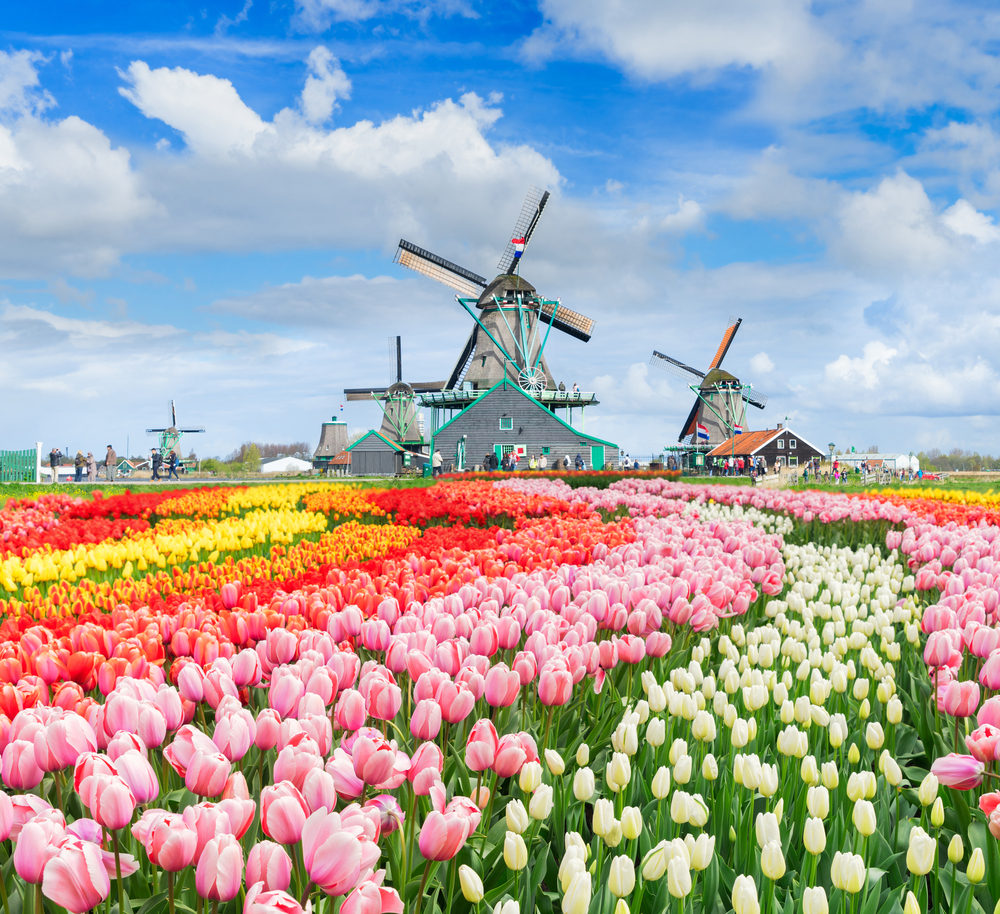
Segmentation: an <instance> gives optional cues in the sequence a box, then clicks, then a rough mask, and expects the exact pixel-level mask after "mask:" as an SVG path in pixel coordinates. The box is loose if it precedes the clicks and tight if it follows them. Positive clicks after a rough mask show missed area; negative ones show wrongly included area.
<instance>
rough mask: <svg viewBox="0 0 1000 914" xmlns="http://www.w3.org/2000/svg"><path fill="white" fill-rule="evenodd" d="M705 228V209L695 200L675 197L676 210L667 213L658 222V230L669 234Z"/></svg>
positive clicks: (680, 233)
mask: <svg viewBox="0 0 1000 914" xmlns="http://www.w3.org/2000/svg"><path fill="white" fill-rule="evenodd" d="M704 228H705V211H704V210H703V209H702V208H701V206H700V204H698V203H697V202H696V201H695V200H685V199H684V197H683V195H682V196H680V197H678V198H677V212H676V213H669V214H668V215H666V216H664V217H663V219H662V220H661V222H660V230H661V231H663V232H666V233H668V234H671V235H686V234H687V233H688V232H692V231H697V230H701V229H704Z"/></svg>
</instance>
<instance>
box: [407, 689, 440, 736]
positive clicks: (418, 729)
mask: <svg viewBox="0 0 1000 914" xmlns="http://www.w3.org/2000/svg"><path fill="white" fill-rule="evenodd" d="M440 732H441V706H440V705H439V704H438V703H437V702H436V701H435V700H434V699H433V698H425V699H424V700H423V701H418V702H417V705H416V707H415V708H414V709H413V716H412V717H411V718H410V733H412V734H413V735H414V737H416V738H417V739H420V740H427V739H435V738H436V737H437V735H438V733H440Z"/></svg>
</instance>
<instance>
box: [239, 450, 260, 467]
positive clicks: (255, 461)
mask: <svg viewBox="0 0 1000 914" xmlns="http://www.w3.org/2000/svg"><path fill="white" fill-rule="evenodd" d="M243 468H244V469H245V470H246V471H247V472H248V473H259V472H260V448H258V447H257V445H256V444H253V443H251V444H250V447H248V448H247V452H246V456H245V457H244V458H243Z"/></svg>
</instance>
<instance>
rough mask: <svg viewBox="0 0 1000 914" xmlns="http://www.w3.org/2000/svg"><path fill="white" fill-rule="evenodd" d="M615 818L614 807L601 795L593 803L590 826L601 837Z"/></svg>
mask: <svg viewBox="0 0 1000 914" xmlns="http://www.w3.org/2000/svg"><path fill="white" fill-rule="evenodd" d="M614 818H615V808H614V806H612V805H611V801H610V800H608V799H605V798H604V797H601V798H600V799H599V800H598V801H597V802H596V803H594V817H593V824H592V825H591V828H592V830H593V832H594V834H595V835H597V836H598V837H599V838H603V837H604V836H605V835H606V834H607V833H608V831H609V830H610V828H611V823H612V822H613V821H614Z"/></svg>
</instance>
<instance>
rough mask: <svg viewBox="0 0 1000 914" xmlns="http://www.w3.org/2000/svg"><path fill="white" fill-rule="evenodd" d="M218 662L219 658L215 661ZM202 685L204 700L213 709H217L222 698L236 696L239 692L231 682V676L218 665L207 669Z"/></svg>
mask: <svg viewBox="0 0 1000 914" xmlns="http://www.w3.org/2000/svg"><path fill="white" fill-rule="evenodd" d="M220 662H221V660H217V661H216V663H220ZM203 686H204V690H205V702H206V703H207V704H208V705H209V707H211V708H213V709H217V708H218V707H219V705H220V704H221V703H222V700H223V699H224V698H227V697H229V698H238V697H239V694H240V690H239V689H238V688H237V687H236V683H235V682H233V677H232V676H230V675H228V674H227V673H226V672H224V671H223V670H221V669H219V668H218V667H215V668H213V669H211V670H209V671H208V672H207V673H206V674H205V682H204V684H203Z"/></svg>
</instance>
